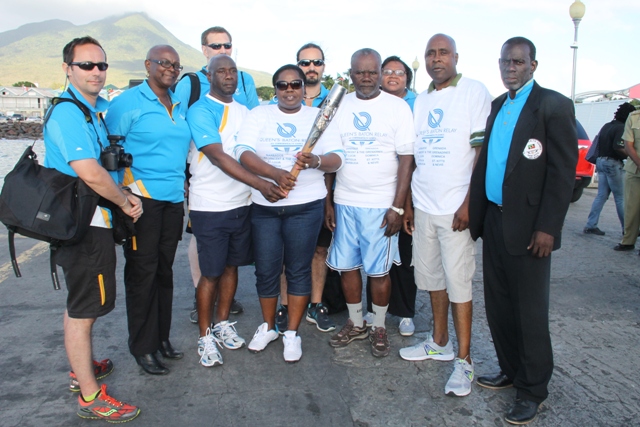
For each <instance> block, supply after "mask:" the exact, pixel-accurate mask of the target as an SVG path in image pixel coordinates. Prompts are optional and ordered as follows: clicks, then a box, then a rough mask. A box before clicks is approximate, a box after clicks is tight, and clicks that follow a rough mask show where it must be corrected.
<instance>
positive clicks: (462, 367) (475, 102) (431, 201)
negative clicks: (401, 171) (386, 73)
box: [400, 34, 491, 396]
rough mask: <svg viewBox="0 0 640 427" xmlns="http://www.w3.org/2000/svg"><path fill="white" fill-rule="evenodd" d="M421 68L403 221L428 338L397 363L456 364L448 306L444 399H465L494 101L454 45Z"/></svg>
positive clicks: (436, 50)
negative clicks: (479, 193) (485, 147)
mask: <svg viewBox="0 0 640 427" xmlns="http://www.w3.org/2000/svg"><path fill="white" fill-rule="evenodd" d="M425 62H426V68H427V73H428V74H429V76H430V77H431V78H432V79H433V81H432V82H431V84H430V85H429V88H428V89H427V90H426V91H425V92H423V93H421V94H420V95H419V96H418V98H417V99H416V102H415V104H414V107H413V112H414V124H415V131H416V134H417V135H418V136H417V138H416V142H415V146H414V155H415V161H416V169H415V171H414V172H413V178H412V182H411V191H412V194H413V203H414V206H415V212H414V213H415V216H414V215H408V218H406V219H405V230H406V231H407V233H410V234H413V265H414V269H415V270H414V272H415V278H416V285H417V286H418V288H419V289H423V290H427V291H429V296H430V298H431V308H432V311H433V334H432V335H431V336H429V338H427V340H426V341H424V342H421V343H419V344H417V345H415V346H412V347H407V348H403V349H401V350H400V356H401V357H402V358H403V359H405V360H425V359H433V360H453V359H454V353H453V345H452V344H451V341H450V340H449V330H448V316H449V302H451V306H452V313H453V324H454V326H455V328H456V336H457V338H458V354H457V358H456V362H455V368H454V371H453V374H452V375H451V378H450V379H449V381H448V382H447V385H446V387H445V393H446V394H448V395H452V396H466V395H468V394H469V393H470V392H471V383H472V381H473V375H474V369H473V362H472V361H471V356H470V344H471V313H472V301H471V281H472V279H473V274H474V272H475V245H474V243H473V240H472V239H471V235H470V233H469V230H468V228H467V227H468V223H469V182H470V180H471V172H472V171H473V166H474V165H475V162H476V159H477V157H478V153H479V152H480V147H481V146H482V143H483V141H484V128H485V124H486V121H487V116H488V115H489V111H490V109H491V96H490V95H489V92H488V91H487V89H486V88H485V87H484V85H483V84H482V83H480V82H477V81H475V80H471V79H468V78H466V77H462V74H458V72H457V71H456V64H457V63H458V53H457V52H456V44H455V41H454V40H453V39H452V38H451V37H449V36H446V35H444V34H436V35H434V36H433V37H431V39H430V40H429V42H428V43H427V49H426V52H425ZM408 209H410V208H409V207H408ZM414 221H415V223H414Z"/></svg>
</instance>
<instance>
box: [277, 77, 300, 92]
mask: <svg viewBox="0 0 640 427" xmlns="http://www.w3.org/2000/svg"><path fill="white" fill-rule="evenodd" d="M302 85H303V82H302V80H300V79H298V80H292V81H290V82H285V81H284V80H278V81H277V82H276V89H278V90H287V88H288V87H289V86H291V89H293V90H297V89H300V88H301V87H302Z"/></svg>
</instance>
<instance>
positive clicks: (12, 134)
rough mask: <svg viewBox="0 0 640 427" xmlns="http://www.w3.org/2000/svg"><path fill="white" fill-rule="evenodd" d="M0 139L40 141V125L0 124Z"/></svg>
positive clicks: (25, 123)
mask: <svg viewBox="0 0 640 427" xmlns="http://www.w3.org/2000/svg"><path fill="white" fill-rule="evenodd" d="M0 139H42V123H32V122H4V123H0Z"/></svg>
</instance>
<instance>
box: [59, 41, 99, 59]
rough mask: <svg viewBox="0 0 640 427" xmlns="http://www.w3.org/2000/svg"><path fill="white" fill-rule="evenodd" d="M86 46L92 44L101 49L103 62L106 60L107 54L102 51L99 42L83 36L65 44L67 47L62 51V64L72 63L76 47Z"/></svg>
mask: <svg viewBox="0 0 640 427" xmlns="http://www.w3.org/2000/svg"><path fill="white" fill-rule="evenodd" d="M86 44H93V45H96V46H98V47H99V48H100V49H102V52H103V53H104V60H105V61H106V60H107V52H105V51H104V48H103V47H102V45H101V44H100V42H98V40H96V39H94V38H93V37H91V36H84V37H76V38H75V39H73V40H71V41H70V42H69V43H67V45H66V46H65V47H64V48H63V49H62V62H64V63H65V64H70V63H72V62H73V59H74V57H75V50H76V46H84V45H86Z"/></svg>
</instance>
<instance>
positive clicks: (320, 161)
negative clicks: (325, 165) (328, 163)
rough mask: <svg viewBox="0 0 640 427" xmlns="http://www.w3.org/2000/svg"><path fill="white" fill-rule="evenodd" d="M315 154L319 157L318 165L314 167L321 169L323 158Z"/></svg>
mask: <svg viewBox="0 0 640 427" xmlns="http://www.w3.org/2000/svg"><path fill="white" fill-rule="evenodd" d="M315 156H316V157H317V158H318V166H316V167H315V168H314V169H320V166H322V159H321V158H320V156H318V155H317V154H315Z"/></svg>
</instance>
